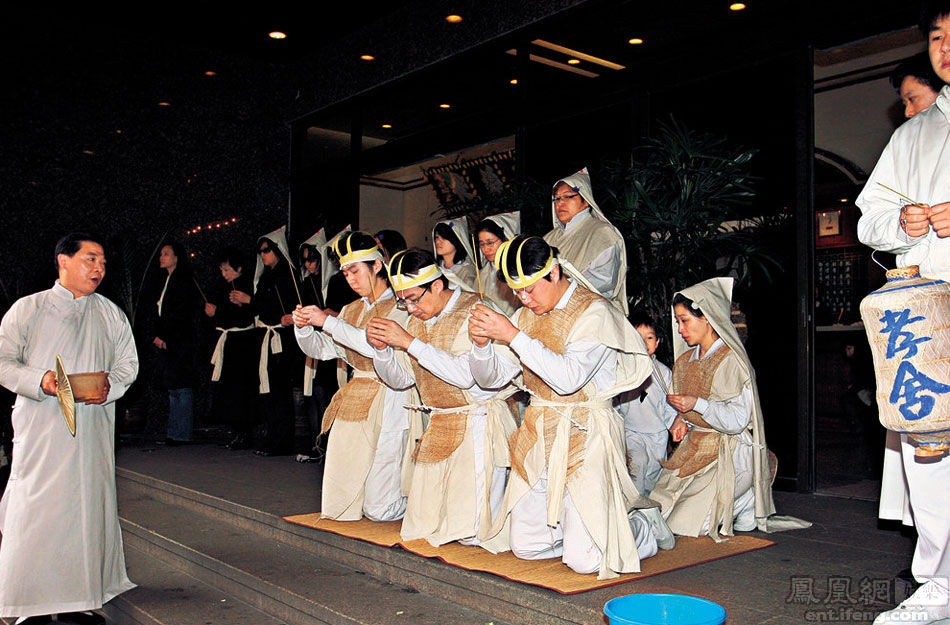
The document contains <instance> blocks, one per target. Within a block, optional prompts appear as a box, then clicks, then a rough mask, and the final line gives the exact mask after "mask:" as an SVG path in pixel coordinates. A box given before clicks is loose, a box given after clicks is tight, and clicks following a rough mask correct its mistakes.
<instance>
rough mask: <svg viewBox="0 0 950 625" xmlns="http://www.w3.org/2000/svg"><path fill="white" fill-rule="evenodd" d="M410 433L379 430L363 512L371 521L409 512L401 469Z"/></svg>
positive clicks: (391, 517)
mask: <svg viewBox="0 0 950 625" xmlns="http://www.w3.org/2000/svg"><path fill="white" fill-rule="evenodd" d="M408 436H409V431H408V430H393V431H390V432H380V433H379V440H378V441H377V443H376V456H375V457H374V458H373V466H372V467H370V470H369V474H368V475H367V476H366V484H365V486H364V491H363V514H364V515H365V516H366V518H367V519H369V520H371V521H396V520H398V519H401V518H402V516H403V515H404V514H405V513H406V498H405V497H403V495H402V485H401V477H402V475H401V472H402V457H403V454H404V453H405V451H406V438H407V437H408Z"/></svg>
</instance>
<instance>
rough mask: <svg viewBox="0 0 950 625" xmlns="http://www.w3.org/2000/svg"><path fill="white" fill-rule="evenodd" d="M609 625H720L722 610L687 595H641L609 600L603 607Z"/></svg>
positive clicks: (649, 593)
mask: <svg viewBox="0 0 950 625" xmlns="http://www.w3.org/2000/svg"><path fill="white" fill-rule="evenodd" d="M604 614H606V615H607V618H608V619H610V625H720V624H721V623H724V622H725V621H726V609H725V608H723V607H722V606H721V605H719V604H718V603H713V602H712V601H709V600H708V599H702V598H700V597H693V596H691V595H677V594H672V593H660V592H644V593H639V594H636V595H625V596H623V597H617V598H615V599H611V600H610V601H608V602H607V603H606V605H604Z"/></svg>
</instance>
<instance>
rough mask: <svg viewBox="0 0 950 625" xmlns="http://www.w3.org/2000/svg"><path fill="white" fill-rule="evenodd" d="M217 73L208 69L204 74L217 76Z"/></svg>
mask: <svg viewBox="0 0 950 625" xmlns="http://www.w3.org/2000/svg"><path fill="white" fill-rule="evenodd" d="M217 75H218V74H217V72H212V71H210V70H209V71H207V72H205V76H217Z"/></svg>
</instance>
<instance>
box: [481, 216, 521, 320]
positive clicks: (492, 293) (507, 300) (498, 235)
mask: <svg viewBox="0 0 950 625" xmlns="http://www.w3.org/2000/svg"><path fill="white" fill-rule="evenodd" d="M519 234H521V213H520V212H518V211H514V212H510V213H501V214H498V215H492V216H491V217H486V218H485V219H483V220H482V221H481V222H480V223H479V224H478V226H476V227H475V238H476V240H477V241H478V251H479V254H480V260H481V268H482V269H481V274H482V285H481V286H482V293H483V294H484V296H485V297H486V298H487V299H489V300H491V301H492V302H494V303H495V304H496V305H497V306H498V308H499V309H500V310H501V312H503V313H505V314H506V315H508V316H509V317H510V316H511V314H512V313H513V312H515V310H516V309H517V308H518V307H519V306H521V302H520V301H519V300H518V296H517V295H515V293H514V291H512V290H511V288H510V287H509V286H508V284H507V283H505V281H504V277H503V276H499V275H498V266H497V264H496V263H495V254H497V253H498V247H499V246H500V245H501V244H502V243H504V242H505V241H507V240H508V239H513V238H514V237H516V236H518V235H519Z"/></svg>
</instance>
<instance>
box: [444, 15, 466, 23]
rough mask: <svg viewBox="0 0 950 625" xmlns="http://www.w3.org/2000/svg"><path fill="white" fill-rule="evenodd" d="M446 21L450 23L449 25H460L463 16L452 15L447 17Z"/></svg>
mask: <svg viewBox="0 0 950 625" xmlns="http://www.w3.org/2000/svg"><path fill="white" fill-rule="evenodd" d="M445 21H446V22H448V23H449V24H458V23H459V22H461V21H462V16H461V15H455V14H454V13H453V14H452V15H446V16H445Z"/></svg>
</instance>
